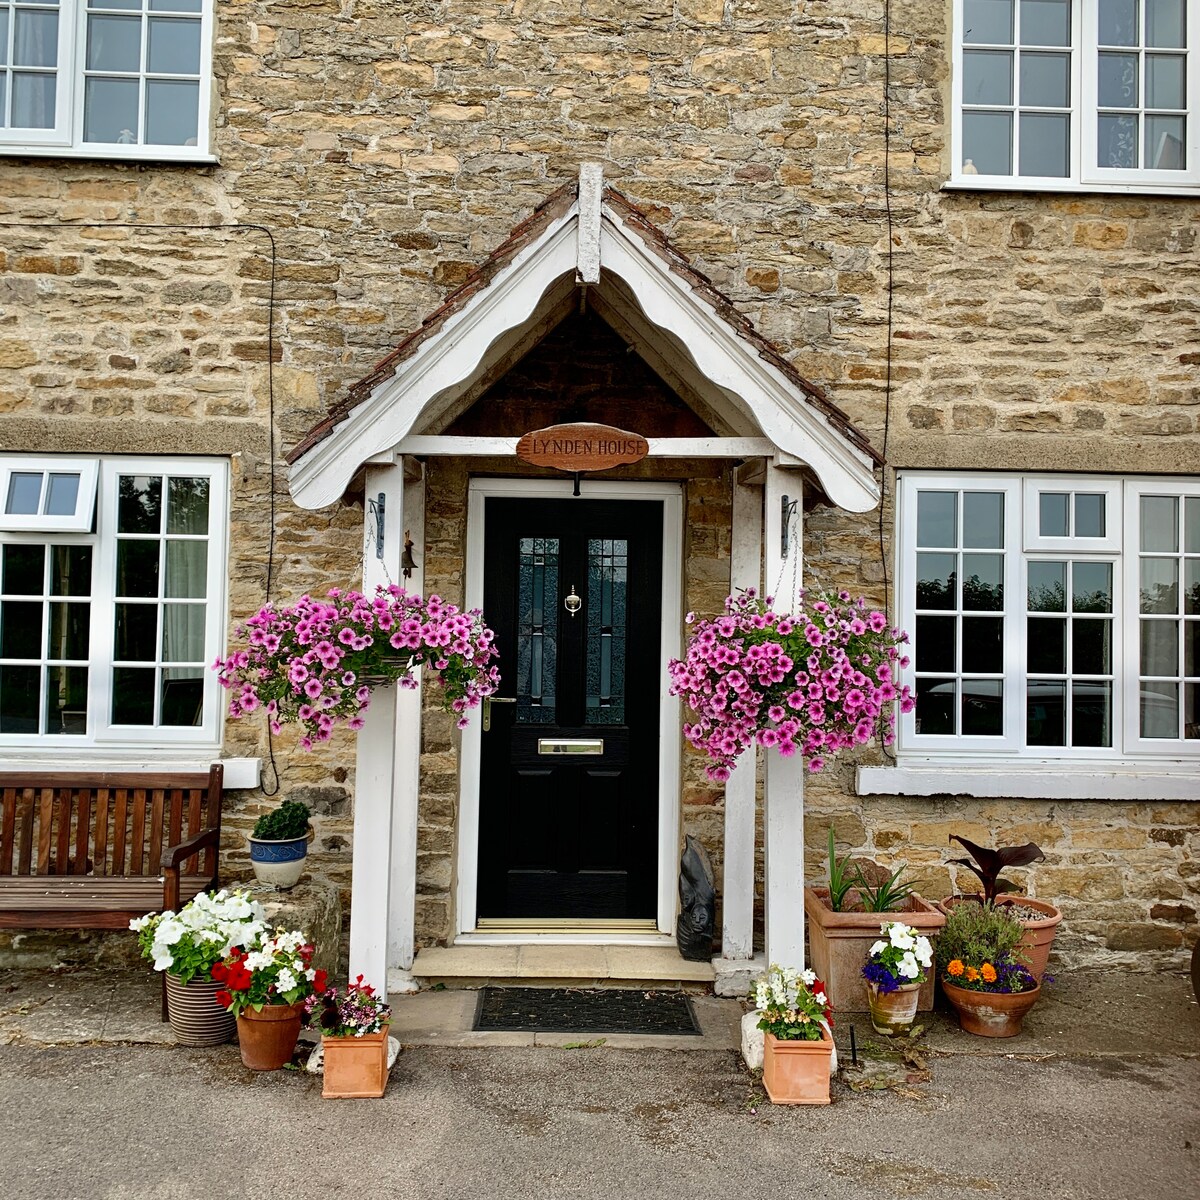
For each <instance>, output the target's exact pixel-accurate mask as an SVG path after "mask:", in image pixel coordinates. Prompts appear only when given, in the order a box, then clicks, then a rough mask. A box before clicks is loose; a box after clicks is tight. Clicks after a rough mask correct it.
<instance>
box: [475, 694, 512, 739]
mask: <svg viewBox="0 0 1200 1200" xmlns="http://www.w3.org/2000/svg"><path fill="white" fill-rule="evenodd" d="M516 702H517V698H516V696H484V698H483V732H484V733H487V732H488V730H489V729H491V727H492V705H493V704H516Z"/></svg>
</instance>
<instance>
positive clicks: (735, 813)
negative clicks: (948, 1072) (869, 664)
mask: <svg viewBox="0 0 1200 1200" xmlns="http://www.w3.org/2000/svg"><path fill="white" fill-rule="evenodd" d="M762 530H763V489H762V488H761V487H748V486H746V485H745V484H741V483H738V482H736V481H735V482H734V485H733V544H732V549H731V552H730V564H729V578H730V590H731V591H732V592H736V591H737V590H738V589H739V588H757V589H761V587H762V544H763V535H762ZM757 788H758V754H757V752H756V751H755V750H753V749H750V750H747V751H746V752H745V753H744V754H743V755H742V756H741V758H739V759H738V763H737V767H736V768H735V769H734V772H733V774H732V775H731V776H730V777H729V779H728V780H727V781H726V783H725V854H724V862H725V874H724V886H723V889H722V906H721V956H722V957H723V958H725V959H730V960H735V959H737V960H740V959H749V958H752V957H753V955H754V811H755V805H756V803H757V797H756V792H757Z"/></svg>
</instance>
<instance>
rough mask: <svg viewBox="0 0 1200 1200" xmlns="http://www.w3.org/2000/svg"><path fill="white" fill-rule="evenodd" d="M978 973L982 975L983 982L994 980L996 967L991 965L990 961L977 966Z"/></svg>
mask: <svg viewBox="0 0 1200 1200" xmlns="http://www.w3.org/2000/svg"><path fill="white" fill-rule="evenodd" d="M979 973H980V975H982V976H983V982H984V983H995V982H996V968H995V967H993V966H992V964H991V963H984V964H983V966H982V967H980V968H979Z"/></svg>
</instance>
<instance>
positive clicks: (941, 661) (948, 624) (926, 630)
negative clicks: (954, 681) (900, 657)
mask: <svg viewBox="0 0 1200 1200" xmlns="http://www.w3.org/2000/svg"><path fill="white" fill-rule="evenodd" d="M957 619H958V618H957V617H918V618H917V637H916V657H917V662H916V667H917V670H918V671H953V670H956V669H957V668H956V661H955V660H956V658H957V655H956V652H955V634H956V622H957Z"/></svg>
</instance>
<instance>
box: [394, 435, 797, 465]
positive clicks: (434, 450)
mask: <svg viewBox="0 0 1200 1200" xmlns="http://www.w3.org/2000/svg"><path fill="white" fill-rule="evenodd" d="M635 432H636V431H635ZM519 440H520V439H519V438H516V437H455V436H453V435H449V434H410V435H409V436H408V437H406V438H405V439H404V440H403V441H401V442H400V444H399V445H398V446H397V447H396V449H395V450H394V451H392V452H391V456H392V457H394V456H395V455H396V454H413V455H417V456H418V457H422V458H434V457H439V456H443V455H448V456H452V457H455V458H514V457H515V456H516V453H517V442H518V441H519ZM647 442H648V443H649V446H650V453H649V455H648V457H650V458H769V457H770V456H771V455H773V454H774V453H775V446H774V444H773V443H772V442H771V440H770V439H769V438H760V437H745V438H721V437H707V438H648V439H647ZM372 461H374V460H372Z"/></svg>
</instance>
